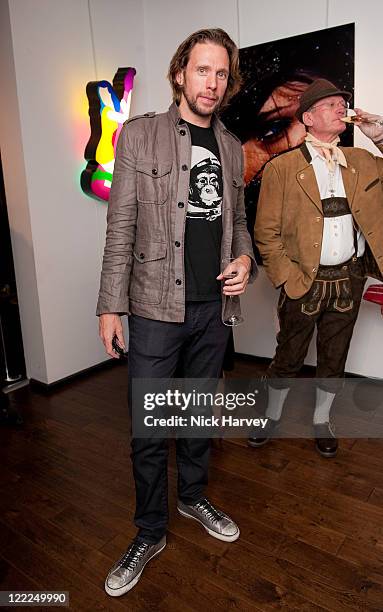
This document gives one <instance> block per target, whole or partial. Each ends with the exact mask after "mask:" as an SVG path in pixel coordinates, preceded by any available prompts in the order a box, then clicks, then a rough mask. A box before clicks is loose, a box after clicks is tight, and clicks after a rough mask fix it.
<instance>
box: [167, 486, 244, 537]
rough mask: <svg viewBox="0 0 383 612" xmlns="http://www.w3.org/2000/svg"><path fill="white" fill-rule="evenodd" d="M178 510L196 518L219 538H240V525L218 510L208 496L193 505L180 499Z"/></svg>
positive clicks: (210, 532) (184, 514) (188, 516)
mask: <svg viewBox="0 0 383 612" xmlns="http://www.w3.org/2000/svg"><path fill="white" fill-rule="evenodd" d="M177 510H178V512H179V513H180V514H182V516H186V517H187V518H191V519H194V520H195V521H198V522H199V523H201V525H202V526H203V527H205V529H206V531H207V532H208V533H209V534H210V535H212V536H213V537H214V538H217V539H218V540H223V541H224V542H234V541H235V540H237V539H238V538H239V527H238V525H236V523H234V521H233V520H232V519H231V518H230V516H228V515H227V514H225V513H224V512H222V511H221V510H217V508H215V507H214V506H213V504H212V503H211V502H209V500H208V499H206V497H205V498H204V499H202V500H201V501H200V502H198V503H197V504H194V505H193V506H188V505H187V504H184V503H182V501H180V500H178V502H177Z"/></svg>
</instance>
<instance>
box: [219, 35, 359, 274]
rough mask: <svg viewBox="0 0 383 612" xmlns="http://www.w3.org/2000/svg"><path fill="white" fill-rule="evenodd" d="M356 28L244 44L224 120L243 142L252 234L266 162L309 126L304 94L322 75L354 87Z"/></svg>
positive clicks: (347, 137) (345, 140)
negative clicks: (299, 114)
mask: <svg viewBox="0 0 383 612" xmlns="http://www.w3.org/2000/svg"><path fill="white" fill-rule="evenodd" d="M354 30H355V28H354V24H347V25H344V26H338V27H336V28H328V29H326V30H320V31H318V32H312V33H309V34H302V35H300V36H293V37H290V38H285V39H282V40H277V41H273V42H270V43H263V44H261V45H254V46H252V47H246V48H243V49H240V52H239V53H240V66H241V72H242V76H243V79H244V82H243V86H242V89H241V91H240V93H239V94H238V95H237V96H236V97H235V98H233V100H232V102H231V103H230V106H229V107H228V109H227V110H225V111H224V112H223V113H222V119H223V122H224V123H225V125H226V126H227V128H228V129H229V130H231V131H232V132H233V133H234V134H236V135H237V136H238V137H239V138H240V140H241V142H242V147H243V151H244V157H245V169H244V181H245V204H246V215H247V222H248V228H249V232H250V234H251V236H252V237H253V234H254V221H255V215H256V210H257V201H258V196H259V190H260V185H261V180H262V172H263V168H264V167H265V164H266V163H267V162H268V161H269V159H271V158H272V157H274V156H276V155H280V154H281V153H284V152H285V151H288V150H289V149H292V148H294V147H297V146H299V145H300V144H301V143H302V142H303V140H304V137H305V128H304V126H303V124H302V123H300V122H299V121H298V119H297V118H296V117H295V112H296V110H297V108H298V103H299V97H300V95H301V94H302V93H303V91H304V90H305V89H306V87H307V86H308V85H309V84H310V83H312V81H313V80H315V79H316V78H320V77H321V78H326V79H328V80H330V81H332V82H333V83H335V85H337V86H338V87H339V88H340V89H345V90H347V91H351V92H352V93H353V92H354ZM350 105H351V106H352V105H353V99H351V101H350ZM341 144H342V145H344V146H351V145H352V144H353V127H352V126H349V127H348V128H347V130H346V131H345V132H344V134H342V136H341ZM255 252H256V255H257V259H258V261H259V262H260V256H259V253H258V250H257V249H256V248H255Z"/></svg>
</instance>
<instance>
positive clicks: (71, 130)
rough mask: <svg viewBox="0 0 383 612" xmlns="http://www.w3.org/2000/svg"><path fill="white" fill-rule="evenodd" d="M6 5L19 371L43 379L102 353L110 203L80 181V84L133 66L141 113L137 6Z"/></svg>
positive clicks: (6, 122)
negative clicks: (101, 302) (102, 282)
mask: <svg viewBox="0 0 383 612" xmlns="http://www.w3.org/2000/svg"><path fill="white" fill-rule="evenodd" d="M6 5H7V2H2V3H1V7H2V11H3V12H4V15H3V16H4V17H5V18H7V17H8V19H2V21H1V26H0V27H1V33H0V38H1V40H2V44H3V46H4V47H5V43H4V42H3V41H4V40H6V39H7V38H8V46H7V48H4V51H5V53H4V55H3V54H2V64H1V66H2V73H1V83H2V87H1V90H2V96H3V97H4V101H3V100H2V102H3V103H2V105H1V108H2V109H7V111H9V112H7V114H4V115H3V122H2V124H1V127H2V129H1V132H0V134H1V141H0V146H1V152H2V157H3V166H4V175H5V186H6V194H7V201H8V210H9V219H10V226H11V234H12V243H13V251H14V255H15V268H16V277H17V286H18V295H19V303H20V311H21V323H22V331H23V339H24V346H25V353H26V365H27V374H28V376H29V377H32V378H35V379H37V380H40V381H42V382H46V383H51V382H54V381H56V380H58V379H61V378H63V377H65V376H68V375H70V374H72V373H74V372H78V371H80V370H82V369H85V368H87V367H90V366H92V365H94V364H96V363H99V362H100V361H103V360H104V359H105V358H106V357H107V356H106V354H105V352H104V349H103V347H102V345H101V343H100V341H99V339H98V336H97V319H96V317H95V307H96V300H97V292H98V284H99V275H100V265H101V257H102V250H103V244H104V239H105V213H106V205H105V204H102V203H99V202H96V201H95V200H93V199H90V198H88V197H86V196H85V195H84V194H83V193H82V191H81V189H80V185H79V177H80V173H81V170H82V169H83V168H84V157H83V155H84V148H85V145H86V142H87V140H88V138H89V117H88V108H87V98H86V94H85V86H86V83H87V82H88V81H90V80H95V79H98V78H99V79H102V78H105V79H108V80H110V81H111V80H112V79H113V76H114V74H115V72H116V70H117V68H118V67H119V66H124V65H126V64H130V65H133V66H135V67H136V69H137V74H138V76H139V77H140V80H139V82H138V83H137V87H136V89H135V97H134V101H133V104H132V111H133V112H140V109H143V108H145V107H146V105H147V101H146V89H145V83H146V79H145V77H144V73H145V55H144V44H143V40H144V29H143V7H142V3H141V2H140V1H136V0H130V1H129V2H127V1H126V0H114V1H113V3H104V2H101V1H99V0H91V1H90V2H89V4H88V1H87V0H65V2H62V1H61V0H11V1H10V2H9V9H10V10H9V16H8V15H6V14H5V9H6ZM111 5H113V10H110V7H111ZM7 21H8V24H7ZM9 22H10V23H9ZM9 26H10V27H11V33H12V45H11V44H10V41H9V32H10V30H9ZM12 47H13V53H12ZM3 74H4V78H3ZM4 84H6V86H5V87H4ZM8 87H10V90H8ZM16 88H17V102H16V99H15V98H16V95H15V90H16ZM8 91H10V92H12V93H13V96H12V101H13V102H14V104H13V105H12V106H11V104H10V102H11V100H9V99H7V98H8ZM15 130H16V131H15Z"/></svg>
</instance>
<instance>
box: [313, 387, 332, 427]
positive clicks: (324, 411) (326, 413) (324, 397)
mask: <svg viewBox="0 0 383 612" xmlns="http://www.w3.org/2000/svg"><path fill="white" fill-rule="evenodd" d="M334 397H335V393H329V392H328V391H324V390H323V389H320V388H319V387H317V389H316V403H315V411H314V425H319V424H320V423H328V422H329V421H330V410H331V406H332V403H333V401H334Z"/></svg>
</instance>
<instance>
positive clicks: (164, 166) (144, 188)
mask: <svg viewBox="0 0 383 612" xmlns="http://www.w3.org/2000/svg"><path fill="white" fill-rule="evenodd" d="M171 169H172V163H171V162H170V161H169V162H153V161H138V162H137V200H138V202H141V203H142V204H159V205H161V204H165V202H166V200H167V199H168V193H169V181H170V171H171Z"/></svg>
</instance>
